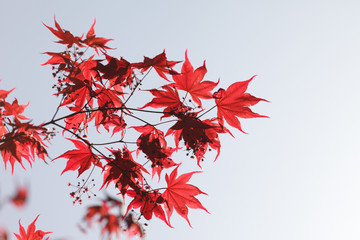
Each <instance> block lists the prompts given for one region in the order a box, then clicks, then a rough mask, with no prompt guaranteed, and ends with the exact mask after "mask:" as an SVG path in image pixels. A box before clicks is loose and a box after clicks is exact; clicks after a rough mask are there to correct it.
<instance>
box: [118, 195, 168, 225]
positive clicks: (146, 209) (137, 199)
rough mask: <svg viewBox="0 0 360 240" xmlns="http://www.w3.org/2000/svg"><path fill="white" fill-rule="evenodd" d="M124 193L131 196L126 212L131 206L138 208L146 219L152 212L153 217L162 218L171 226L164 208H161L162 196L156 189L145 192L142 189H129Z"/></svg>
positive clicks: (149, 217) (150, 216)
mask: <svg viewBox="0 0 360 240" xmlns="http://www.w3.org/2000/svg"><path fill="white" fill-rule="evenodd" d="M126 194H127V195H128V196H129V197H131V198H133V200H132V201H131V202H130V204H129V206H128V208H127V210H126V214H127V213H128V212H129V210H130V209H131V208H135V209H137V208H140V213H141V214H142V215H143V216H144V218H145V219H146V220H150V219H151V218H152V216H153V214H154V215H155V217H157V218H159V219H161V220H163V221H164V222H165V223H166V224H167V225H168V226H169V227H172V226H171V225H170V223H169V221H168V220H167V219H166V215H165V212H164V209H163V208H162V204H163V203H164V198H163V197H162V194H160V193H159V192H158V191H154V192H146V191H144V190H137V191H133V190H129V191H127V192H126ZM126 214H125V215H126Z"/></svg>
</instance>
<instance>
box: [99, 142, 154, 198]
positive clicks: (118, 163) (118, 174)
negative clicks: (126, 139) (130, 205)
mask: <svg viewBox="0 0 360 240" xmlns="http://www.w3.org/2000/svg"><path fill="white" fill-rule="evenodd" d="M109 151H111V153H112V154H113V155H114V156H115V159H113V158H106V159H105V160H106V161H107V162H108V164H106V165H105V166H104V169H105V170H104V171H105V173H104V183H103V185H102V186H101V188H103V187H104V186H105V187H107V186H108V185H109V184H110V183H111V182H114V183H115V184H116V187H117V188H118V189H119V190H120V192H121V194H123V195H124V194H125V193H126V192H127V191H128V188H129V187H131V188H133V189H137V188H138V186H137V182H140V183H142V181H143V176H142V172H145V173H147V174H148V171H147V170H146V169H145V168H144V167H143V166H142V165H141V164H139V163H137V162H135V161H134V159H133V158H132V156H131V152H130V151H129V150H128V149H127V148H124V149H123V150H122V151H121V150H116V151H115V150H114V151H112V150H109Z"/></svg>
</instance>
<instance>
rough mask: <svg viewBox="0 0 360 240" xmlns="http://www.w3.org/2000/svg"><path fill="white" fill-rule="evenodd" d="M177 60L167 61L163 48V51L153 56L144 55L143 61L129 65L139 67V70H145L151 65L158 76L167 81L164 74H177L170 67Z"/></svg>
mask: <svg viewBox="0 0 360 240" xmlns="http://www.w3.org/2000/svg"><path fill="white" fill-rule="evenodd" d="M177 63H179V62H177V61H168V60H167V58H166V54H165V50H164V52H162V53H160V54H159V55H156V56H155V57H154V58H148V57H144V61H143V62H139V63H133V64H131V66H133V67H135V68H140V69H141V72H145V71H146V70H148V69H149V68H150V67H153V68H154V69H155V71H156V72H157V73H158V74H159V76H160V77H162V78H164V79H165V80H167V81H169V80H168V79H167V77H166V75H165V74H172V75H176V74H178V73H177V72H175V71H174V70H172V68H173V67H174V66H175V65H176V64H177Z"/></svg>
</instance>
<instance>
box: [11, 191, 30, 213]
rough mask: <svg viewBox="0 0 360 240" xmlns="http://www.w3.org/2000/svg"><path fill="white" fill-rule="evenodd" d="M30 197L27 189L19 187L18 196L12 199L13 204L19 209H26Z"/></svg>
mask: <svg viewBox="0 0 360 240" xmlns="http://www.w3.org/2000/svg"><path fill="white" fill-rule="evenodd" d="M27 196H28V190H27V188H26V187H18V189H17V192H16V194H15V195H14V196H13V197H11V199H10V200H11V202H12V203H13V204H14V205H15V206H16V207H18V208H22V207H24V205H25V203H26V200H27Z"/></svg>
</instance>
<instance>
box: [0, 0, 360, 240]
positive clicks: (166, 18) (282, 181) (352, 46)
mask: <svg viewBox="0 0 360 240" xmlns="http://www.w3.org/2000/svg"><path fill="white" fill-rule="evenodd" d="M1 5H2V6H1V8H0V32H1V39H0V43H1V44H0V78H1V79H2V82H1V83H0V89H7V90H10V89H12V88H14V87H15V88H16V90H15V91H14V92H13V93H12V94H11V95H10V97H16V98H18V99H19V102H20V103H22V104H26V103H27V102H28V101H30V105H29V107H28V108H27V111H26V112H25V116H28V117H31V118H32V119H34V123H41V122H44V121H47V120H49V119H50V118H51V116H52V114H53V113H54V108H55V107H56V106H57V102H58V99H56V97H55V96H52V94H53V93H54V92H53V90H52V89H51V86H52V85H53V84H54V79H53V78H52V76H51V69H50V67H49V66H45V67H43V66H40V65H41V64H42V63H44V62H46V60H47V56H45V55H42V54H41V53H43V52H47V51H53V52H54V51H59V50H61V48H60V47H59V46H57V45H56V44H55V43H53V42H54V41H55V40H56V38H55V37H54V36H53V35H52V34H51V33H50V32H49V30H48V29H46V28H45V27H44V26H43V24H42V23H45V24H47V25H50V26H53V17H54V15H56V18H57V20H58V21H59V23H60V24H61V26H62V27H63V28H65V29H68V30H70V31H72V32H73V33H74V34H77V35H81V34H82V33H86V32H87V31H88V30H89V28H90V26H91V24H92V23H93V20H94V18H96V20H97V24H96V26H95V31H96V34H97V35H98V36H101V37H107V38H113V39H115V40H114V41H112V42H110V43H109V45H110V46H111V47H114V48H116V50H114V51H112V52H111V53H112V54H113V55H114V56H117V57H120V56H123V57H125V58H126V59H127V60H129V61H131V62H136V61H141V60H142V58H143V56H149V57H153V56H155V55H156V54H159V53H161V52H162V51H163V49H166V53H167V56H168V58H169V59H170V60H183V59H184V53H185V50H186V49H188V54H189V58H190V61H191V62H192V64H193V65H194V67H198V66H200V65H202V63H203V61H204V60H206V66H207V69H208V73H207V75H206V79H207V80H212V81H216V80H217V79H218V78H219V77H220V79H221V87H224V88H226V87H228V86H229V85H230V84H231V83H233V82H235V81H243V80H247V79H249V78H250V77H251V76H253V75H255V74H257V75H258V76H257V77H256V78H255V79H254V80H253V81H252V82H251V84H250V86H249V90H248V91H249V92H250V93H252V94H253V95H255V96H257V97H261V98H265V99H267V100H269V101H270V102H271V103H264V102H262V103H259V104H258V105H257V106H255V107H253V110H254V111H255V112H259V113H261V114H263V115H267V116H270V119H250V120H242V121H241V122H242V127H243V129H244V130H245V131H246V132H247V133H249V134H243V133H241V132H238V131H236V130H233V131H232V132H233V133H234V136H235V139H233V138H232V137H230V136H225V137H223V138H222V145H223V146H222V149H221V154H220V156H219V158H218V160H217V161H216V162H215V163H213V162H212V160H211V159H209V160H208V161H206V162H204V164H203V173H201V174H197V175H194V177H193V178H192V181H191V183H192V184H194V185H196V186H199V187H200V188H201V190H202V191H204V192H206V193H207V194H208V196H199V199H200V201H201V202H202V203H203V205H204V206H205V207H206V208H207V209H208V210H209V212H211V214H207V213H206V212H204V211H202V210H190V214H189V218H190V221H191V223H192V226H193V228H192V229H191V228H189V226H188V224H187V223H186V221H185V220H184V219H182V218H180V217H177V216H174V217H173V219H172V224H173V226H174V227H175V228H174V229H170V228H169V227H167V226H166V225H165V224H164V223H163V222H162V221H159V220H157V219H153V220H152V221H150V223H149V226H148V227H147V239H149V240H155V239H170V238H171V239H172V240H177V239H198V238H201V239H209V240H215V239H243V240H264V239H266V240H289V239H291V240H304V239H306V240H322V239H323V240H332V239H334V240H335V239H336V240H338V239H347V240H352V239H354V240H355V239H356V240H358V239H359V238H360V227H359V226H360V148H359V145H360V137H359V133H360V126H359V120H360V97H359V87H360V84H359V82H360V68H359V66H360V15H359V9H360V3H359V1H356V0H354V1H350V0H326V1H325V0H324V1H320V0H311V1H310V0H309V1H307V0H302V1H285V0H273V1H265V0H262V1H259V0H251V1H250V0H246V1H225V0H224V1H211V0H207V1H195V0H192V1H188V0H183V1H156V0H155V1H122V0H117V1H110V0H109V1H102V2H100V1H80V0H78V1H68V0H63V1H45V0H44V1H40V0H35V1H17V0H13V1H3V3H2V4H1ZM159 81H161V80H159ZM61 138H62V137H61V134H58V137H57V138H56V139H54V141H52V144H51V146H50V150H49V153H50V155H51V156H52V157H56V156H58V155H60V154H62V153H63V152H65V151H66V150H67V148H68V147H72V146H71V144H70V143H67V142H65V141H63V140H62V139H61ZM25 166H26V167H27V168H29V169H28V170H27V171H24V170H23V169H21V167H20V166H19V165H16V168H15V171H14V175H13V176H11V171H5V168H4V166H0V199H3V197H4V196H6V195H9V194H11V193H12V192H13V191H14V190H15V188H16V184H17V183H18V184H28V185H29V186H30V199H29V204H28V205H27V207H26V208H25V209H24V210H21V211H19V210H17V209H15V208H13V207H12V206H7V207H6V208H3V209H0V226H5V225H6V226H7V228H8V230H9V231H10V232H18V220H19V218H21V219H22V223H23V224H24V225H26V226H27V225H28V224H29V223H30V222H31V221H33V219H34V218H35V217H36V216H37V215H38V214H41V216H40V218H39V219H38V221H37V227H38V228H41V229H42V230H44V231H52V232H53V234H52V235H51V236H53V237H52V238H67V239H89V240H92V239H94V240H95V239H99V237H98V236H99V231H93V232H91V234H88V235H83V234H82V233H81V232H80V231H79V230H78V228H77V227H76V224H77V223H79V222H80V221H81V216H82V214H83V213H84V207H83V206H78V205H76V206H73V205H72V202H71V199H70V198H69V192H70V191H72V190H71V189H69V188H68V187H67V182H69V181H71V182H76V181H77V180H76V176H77V174H76V173H75V172H74V173H66V174H64V175H63V176H61V177H60V173H61V172H62V170H63V168H64V167H65V160H63V161H61V160H58V161H56V162H52V163H50V164H49V165H46V164H44V163H43V162H42V161H41V160H37V161H36V162H35V163H34V165H33V168H32V169H30V167H29V165H27V164H25ZM9 169H10V166H8V170H9ZM189 169H190V168H189ZM196 170H198V169H196ZM184 171H186V169H185V170H184ZM94 201H95V200H94ZM92 203H94V202H91V201H88V202H87V204H92ZM12 239H14V238H13V237H12Z"/></svg>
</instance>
